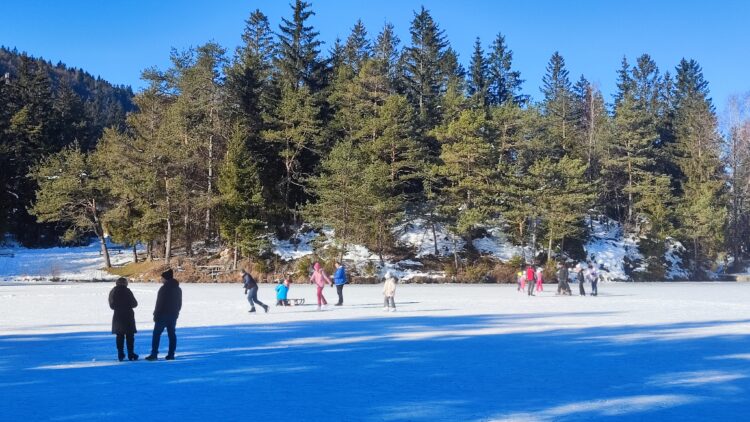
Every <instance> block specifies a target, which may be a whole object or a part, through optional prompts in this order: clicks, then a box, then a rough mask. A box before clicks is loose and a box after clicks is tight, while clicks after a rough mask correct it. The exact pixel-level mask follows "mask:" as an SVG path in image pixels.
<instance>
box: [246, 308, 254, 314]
mask: <svg viewBox="0 0 750 422" xmlns="http://www.w3.org/2000/svg"><path fill="white" fill-rule="evenodd" d="M247 312H249V313H252V312H255V308H253V309H250V310H249V311H247Z"/></svg>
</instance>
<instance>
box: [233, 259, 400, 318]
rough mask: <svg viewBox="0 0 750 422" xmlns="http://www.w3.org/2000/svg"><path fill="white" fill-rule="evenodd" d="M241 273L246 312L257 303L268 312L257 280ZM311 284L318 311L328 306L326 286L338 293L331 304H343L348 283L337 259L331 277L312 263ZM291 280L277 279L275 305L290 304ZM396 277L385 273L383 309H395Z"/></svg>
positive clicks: (245, 271) (343, 269)
mask: <svg viewBox="0 0 750 422" xmlns="http://www.w3.org/2000/svg"><path fill="white" fill-rule="evenodd" d="M241 274H242V285H243V287H244V288H245V294H246V295H247V301H248V302H249V303H250V310H249V311H248V312H256V310H255V305H256V304H257V305H258V306H260V307H261V308H263V311H264V312H268V309H269V308H268V305H266V304H265V303H263V302H261V301H259V300H258V282H257V281H255V279H254V278H253V276H252V275H251V274H250V273H249V272H248V271H247V270H245V269H243V270H241ZM309 281H310V283H311V284H314V285H315V287H316V298H317V300H318V307H317V309H318V310H319V311H320V310H321V309H322V307H324V306H328V301H327V300H326V298H325V295H324V294H323V289H325V287H326V286H331V287H334V286H335V287H336V294H337V295H338V299H339V300H338V302H336V304H334V305H333V306H342V305H343V304H344V286H345V285H346V284H347V283H348V281H349V280H348V277H347V274H346V268H345V267H344V265H343V264H342V263H341V262H339V261H337V262H336V271H335V272H334V273H333V279H331V277H329V276H328V274H327V273H326V271H325V269H324V268H323V267H322V266H321V265H320V263H319V262H316V263H315V264H313V272H312V275H310V279H309ZM291 284H292V282H291V280H290V278H289V276H288V275H285V276H284V278H283V279H282V280H280V281H279V283H278V284H277V286H276V288H275V290H276V306H290V305H291V299H289V290H290V288H291ZM395 296H396V277H394V276H393V275H392V274H391V273H390V272H388V273H386V275H385V282H384V284H383V297H384V301H383V310H385V311H390V312H394V311H395V310H396V301H395Z"/></svg>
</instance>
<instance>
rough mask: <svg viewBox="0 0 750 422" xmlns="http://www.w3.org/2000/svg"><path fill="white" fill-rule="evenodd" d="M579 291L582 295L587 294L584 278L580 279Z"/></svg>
mask: <svg viewBox="0 0 750 422" xmlns="http://www.w3.org/2000/svg"><path fill="white" fill-rule="evenodd" d="M578 293H580V295H581V296H586V290H584V289H583V280H578Z"/></svg>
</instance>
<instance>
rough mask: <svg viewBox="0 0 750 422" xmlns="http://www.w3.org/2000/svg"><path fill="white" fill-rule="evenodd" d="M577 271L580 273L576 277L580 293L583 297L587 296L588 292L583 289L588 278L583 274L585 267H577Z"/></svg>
mask: <svg viewBox="0 0 750 422" xmlns="http://www.w3.org/2000/svg"><path fill="white" fill-rule="evenodd" d="M576 271H578V274H577V275H576V279H578V293H579V294H580V295H581V296H586V290H585V289H584V288H583V283H585V282H586V278H585V277H584V274H583V267H581V265H580V264H579V265H578V266H576Z"/></svg>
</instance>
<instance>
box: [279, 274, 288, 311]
mask: <svg viewBox="0 0 750 422" xmlns="http://www.w3.org/2000/svg"><path fill="white" fill-rule="evenodd" d="M288 293H289V279H288V278H284V281H282V282H281V283H279V285H278V286H276V306H289V300H287V298H286V297H287V294H288Z"/></svg>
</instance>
